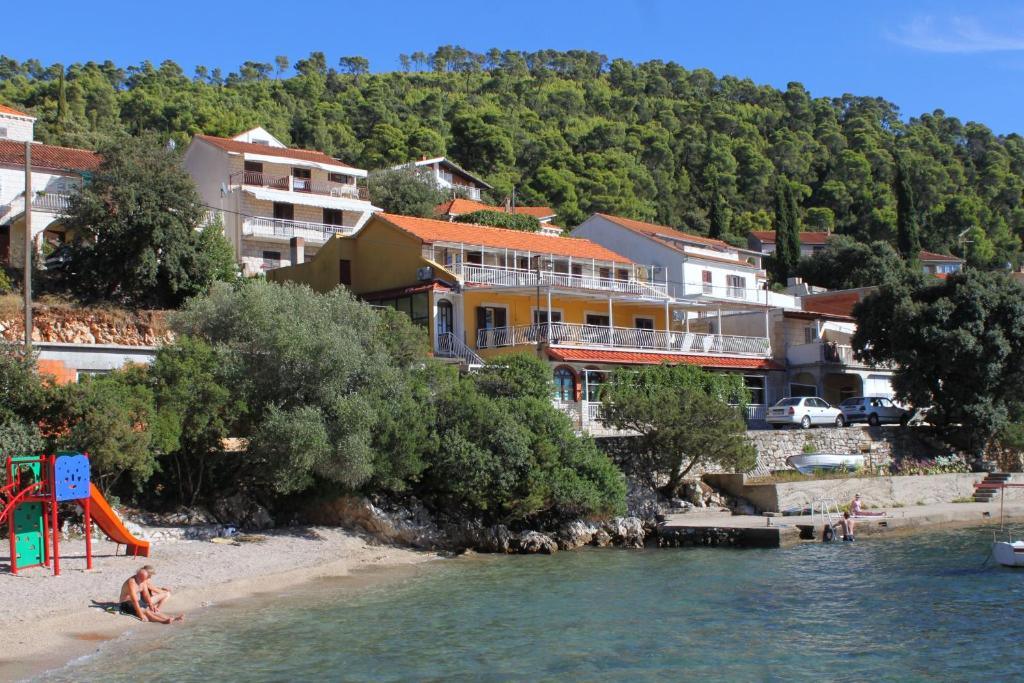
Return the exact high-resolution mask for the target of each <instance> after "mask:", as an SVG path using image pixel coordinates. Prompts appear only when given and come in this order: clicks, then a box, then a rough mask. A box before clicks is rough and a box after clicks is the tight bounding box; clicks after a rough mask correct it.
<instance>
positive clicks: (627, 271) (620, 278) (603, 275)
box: [447, 261, 668, 299]
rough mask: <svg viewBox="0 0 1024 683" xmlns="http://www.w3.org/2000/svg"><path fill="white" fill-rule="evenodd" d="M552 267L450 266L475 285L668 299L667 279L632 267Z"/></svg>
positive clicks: (577, 265)
mask: <svg viewBox="0 0 1024 683" xmlns="http://www.w3.org/2000/svg"><path fill="white" fill-rule="evenodd" d="M560 265H561V266H562V270H561V271H560V270H559V265H557V264H556V265H555V267H553V268H551V269H529V268H521V267H518V268H516V267H507V266H502V265H490V264H486V265H485V264H482V263H465V262H461V263H454V264H452V265H449V266H447V267H448V269H449V270H451V271H452V272H453V273H454V274H455V275H456V276H457V277H458V278H459V279H460V280H462V281H463V282H465V283H471V284H474V285H488V286H492V287H537V286H540V287H550V288H555V289H584V290H593V291H602V292H613V293H617V294H628V295H633V296H636V297H640V298H649V299H667V298H668V292H667V285H666V283H664V282H647V281H644V280H640V279H636V277H635V275H636V273H635V270H634V269H631V268H613V267H612V266H611V265H609V266H603V265H597V264H593V263H590V262H589V261H588V262H587V263H586V264H581V263H577V264H571V263H570V262H569V261H563V262H562V263H561V264H560Z"/></svg>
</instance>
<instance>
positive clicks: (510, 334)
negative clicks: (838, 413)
mask: <svg viewBox="0 0 1024 683" xmlns="http://www.w3.org/2000/svg"><path fill="white" fill-rule="evenodd" d="M538 343H542V344H548V345H550V346H557V347H578V348H597V349H611V350H616V351H650V352H652V353H678V354H692V355H700V356H739V357H744V358H769V357H771V355H772V349H771V342H770V341H769V339H768V338H767V337H737V336H732V335H721V334H698V333H695V332H665V331H664V330H643V329H638V328H633V327H605V326H603V325H577V324H570V323H551V324H550V325H549V324H547V323H542V324H540V325H518V326H515V327H496V328H493V329H490V330H479V331H478V332H477V339H476V347H477V348H478V349H490V348H501V347H513V346H529V345H536V344H538Z"/></svg>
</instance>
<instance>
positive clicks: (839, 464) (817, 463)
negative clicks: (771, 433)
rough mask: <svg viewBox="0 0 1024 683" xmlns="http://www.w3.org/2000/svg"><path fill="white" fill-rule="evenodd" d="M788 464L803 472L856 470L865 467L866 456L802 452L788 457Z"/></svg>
mask: <svg viewBox="0 0 1024 683" xmlns="http://www.w3.org/2000/svg"><path fill="white" fill-rule="evenodd" d="M786 464H788V465H789V466H790V467H793V468H795V469H797V470H799V471H800V473H801V474H814V473H815V472H834V471H836V470H843V469H845V470H847V471H850V472H855V471H857V470H859V469H860V468H862V467H864V456H863V455H853V454H848V455H842V454H836V453H801V454H800V455H791V456H789V457H788V458H786Z"/></svg>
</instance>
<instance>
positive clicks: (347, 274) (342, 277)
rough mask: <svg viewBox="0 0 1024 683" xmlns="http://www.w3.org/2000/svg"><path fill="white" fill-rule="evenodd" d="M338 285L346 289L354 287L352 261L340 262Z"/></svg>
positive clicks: (341, 260) (344, 260)
mask: <svg viewBox="0 0 1024 683" xmlns="http://www.w3.org/2000/svg"><path fill="white" fill-rule="evenodd" d="M338 283H339V284H343V285H345V286H346V287H350V286H351V285H352V261H350V260H349V259H347V258H343V259H339V260H338Z"/></svg>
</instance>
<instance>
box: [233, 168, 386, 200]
mask: <svg viewBox="0 0 1024 683" xmlns="http://www.w3.org/2000/svg"><path fill="white" fill-rule="evenodd" d="M228 182H229V183H230V184H231V185H232V186H236V185H248V186H251V187H267V188H270V189H272V190H283V191H285V192H300V193H303V194H318V195H325V196H328V197H347V198H349V199H361V200H363V201H369V200H370V192H369V190H368V189H367V188H366V187H362V186H359V185H350V184H346V183H335V182H331V181H329V180H311V179H309V178H297V177H295V176H293V175H271V174H269V173H259V172H256V171H239V172H237V173H232V174H231V176H230V177H229V179H228Z"/></svg>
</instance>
